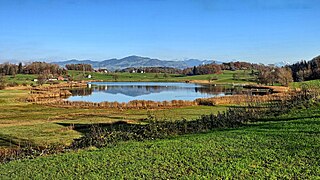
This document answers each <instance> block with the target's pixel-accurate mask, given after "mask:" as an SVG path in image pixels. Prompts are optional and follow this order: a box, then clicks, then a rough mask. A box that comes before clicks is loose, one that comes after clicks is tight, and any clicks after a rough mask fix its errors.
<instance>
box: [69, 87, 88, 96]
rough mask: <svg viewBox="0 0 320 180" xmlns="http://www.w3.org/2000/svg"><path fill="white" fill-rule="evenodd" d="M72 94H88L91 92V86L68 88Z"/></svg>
mask: <svg viewBox="0 0 320 180" xmlns="http://www.w3.org/2000/svg"><path fill="white" fill-rule="evenodd" d="M70 92H71V93H72V95H73V96H88V95H91V94H92V92H93V88H75V89H70Z"/></svg>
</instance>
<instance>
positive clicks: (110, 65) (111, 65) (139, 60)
mask: <svg viewBox="0 0 320 180" xmlns="http://www.w3.org/2000/svg"><path fill="white" fill-rule="evenodd" d="M213 62H214V61H211V60H198V59H189V60H184V61H167V60H159V59H152V58H148V57H141V56H128V57H125V58H122V59H108V60H104V61H93V60H76V59H72V60H67V61H57V62H52V64H58V65H59V66H62V67H65V65H66V64H91V65H92V67H93V68H95V69H97V68H106V69H109V70H116V69H124V68H128V67H173V68H179V69H184V68H187V67H193V66H198V65H202V64H210V63H213Z"/></svg>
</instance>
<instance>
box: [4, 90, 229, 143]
mask: <svg viewBox="0 0 320 180" xmlns="http://www.w3.org/2000/svg"><path fill="white" fill-rule="evenodd" d="M27 95H28V91H27V90H0V109H1V111H0V148H1V147H8V146H15V145H19V143H21V142H25V141H27V142H30V143H32V144H34V145H47V144H69V143H70V142H71V141H72V139H74V138H77V137H80V136H81V133H80V132H77V131H75V130H73V129H72V127H71V126H70V125H73V124H75V125H77V124H95V123H112V122H116V121H128V122H131V123H139V122H140V120H142V119H145V118H147V117H148V115H153V116H154V117H155V118H157V119H160V120H161V119H162V120H165V119H170V120H175V119H182V118H186V119H195V118H196V117H199V116H201V115H202V114H210V113H212V112H213V113H216V112H218V111H223V110H225V108H226V107H224V106H216V107H209V106H193V107H183V108H175V109H163V110H146V109H141V110H116V109H80V108H79V109H77V108H70V109H66V108H53V107H46V106H41V105H36V104H32V103H27V102H22V101H19V99H23V98H25V97H26V96H27Z"/></svg>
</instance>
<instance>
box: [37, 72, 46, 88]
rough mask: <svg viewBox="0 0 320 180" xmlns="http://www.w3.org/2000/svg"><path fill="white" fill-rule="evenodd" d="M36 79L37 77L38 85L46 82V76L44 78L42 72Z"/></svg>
mask: <svg viewBox="0 0 320 180" xmlns="http://www.w3.org/2000/svg"><path fill="white" fill-rule="evenodd" d="M37 79H38V81H37V83H38V84H39V85H40V86H41V85H42V84H44V83H45V82H46V80H47V78H46V76H45V75H44V74H40V75H39V76H38V78H37Z"/></svg>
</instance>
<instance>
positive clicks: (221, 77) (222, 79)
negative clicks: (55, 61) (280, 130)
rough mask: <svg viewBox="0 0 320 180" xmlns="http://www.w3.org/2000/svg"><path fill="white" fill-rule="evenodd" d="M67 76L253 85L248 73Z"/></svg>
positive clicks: (112, 79) (76, 72)
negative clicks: (236, 76) (236, 77)
mask: <svg viewBox="0 0 320 180" xmlns="http://www.w3.org/2000/svg"><path fill="white" fill-rule="evenodd" d="M68 73H69V75H70V76H71V77H73V78H74V79H85V80H102V81H115V80H116V81H128V82H132V81H153V82H185V81H190V80H200V81H208V79H209V78H212V77H216V78H218V79H217V80H213V81H211V83H219V84H228V83H253V82H252V81H253V79H254V77H252V76H250V75H248V73H250V72H249V71H243V70H238V71H227V70H225V71H223V72H222V73H221V74H208V75H196V76H184V75H179V74H167V77H164V74H160V73H159V74H157V76H158V77H156V74H155V73H143V74H141V73H110V74H103V73H97V72H87V73H85V75H88V74H90V75H92V78H91V79H88V78H83V72H80V71H68ZM235 73H238V74H240V75H241V76H240V79H239V80H234V79H233V75H234V74H235ZM114 75H116V76H117V79H115V78H114Z"/></svg>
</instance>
